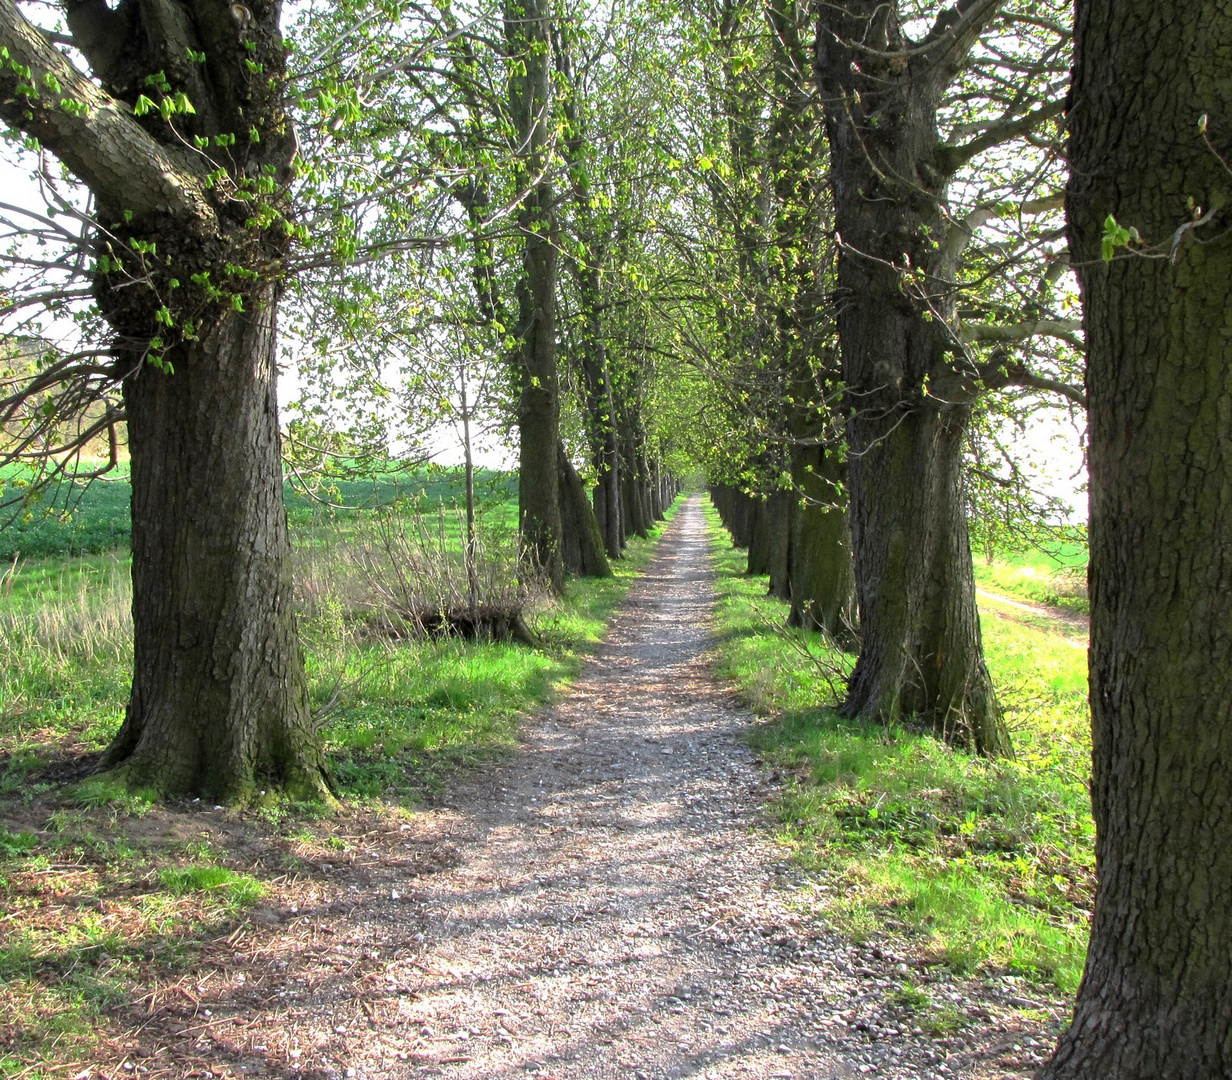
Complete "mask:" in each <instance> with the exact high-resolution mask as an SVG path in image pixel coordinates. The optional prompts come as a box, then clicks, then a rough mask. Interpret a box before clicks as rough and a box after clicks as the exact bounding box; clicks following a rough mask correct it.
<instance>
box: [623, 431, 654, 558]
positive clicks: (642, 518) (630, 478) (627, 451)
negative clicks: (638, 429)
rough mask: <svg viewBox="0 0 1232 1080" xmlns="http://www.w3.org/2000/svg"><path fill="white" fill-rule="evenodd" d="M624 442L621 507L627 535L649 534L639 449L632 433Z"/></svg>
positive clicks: (643, 536) (645, 535) (641, 535)
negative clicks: (638, 465)
mask: <svg viewBox="0 0 1232 1080" xmlns="http://www.w3.org/2000/svg"><path fill="white" fill-rule="evenodd" d="M622 442H623V444H624V454H623V461H622V462H621V466H622V467H621V470H620V477H621V507H622V514H621V517H622V520H623V522H624V526H625V529H626V534H625V535H627V536H640V537H642V538H645V537H647V536H649V535H650V534H649V531H648V530H649V528H650V522H648V521H647V520H646V504H645V501H644V500H643V499H642V493H641V490H640V484H639V482H638V470H637V450H636V447H635V446H634V443H633V438H632V436H630V435H627V434H626V436H625V438H624V439H623V440H622Z"/></svg>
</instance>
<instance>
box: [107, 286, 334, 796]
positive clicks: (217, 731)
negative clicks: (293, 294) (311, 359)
mask: <svg viewBox="0 0 1232 1080" xmlns="http://www.w3.org/2000/svg"><path fill="white" fill-rule="evenodd" d="M262 299H263V300H264V301H265V302H264V305H263V306H262V307H261V308H260V309H259V310H256V303H255V302H254V301H250V305H251V307H252V308H253V309H254V310H252V311H250V312H249V313H245V314H234V313H233V314H228V315H225V316H223V317H222V318H221V320H220V323H219V325H218V326H217V327H216V328H215V329H214V330H213V332H212V333H211V334H210V335H209V336H208V337H206V338H204V340H202V341H201V342H200V343H198V344H195V345H192V346H191V347H188V348H186V349H185V350H184V353H183V354H181V355H182V359H179V361H178V362H177V363H176V365H175V372H174V374H164V373H163V372H160V371H157V370H154V369H152V368H150V367H148V366H147V367H145V368H143V369H142V370H141V371H140V372H139V373H138V374H137V375H135V376H134V377H132V378H130V379H128V380H127V381H126V382H125V384H124V401H125V407H126V412H127V416H128V438H129V450H130V453H131V460H132V502H133V508H132V515H133V537H132V549H133V630H134V650H133V651H134V669H133V688H132V696H131V699H130V701H129V704H128V710H127V713H126V715H125V719H124V723H123V725H122V727H121V728H120V731H119V733H118V734H117V735H116V737H115V739H114V740H113V741H112V743H111V746H110V747H109V748H108V750H107V753H106V754H105V755H104V758H103V762H102V766H103V767H104V768H109V769H120V770H122V774H123V776H124V777H125V780H126V781H127V782H128V783H130V784H131V785H133V786H137V787H141V786H149V787H153V788H156V789H157V790H159V791H162V792H166V793H175V794H180V793H189V792H196V793H199V794H201V795H202V796H204V797H207V798H211V799H217V800H219V801H225V802H233V801H242V800H243V799H245V798H247V797H248V796H250V795H251V794H252V793H253V790H254V788H256V787H258V786H260V787H267V788H275V787H277V788H282V789H285V790H287V791H289V792H291V793H292V794H294V795H296V796H298V797H319V796H321V795H323V794H324V793H325V791H326V786H327V780H326V772H325V759H324V756H323V754H322V751H321V747H320V743H319V741H318V738H317V735H316V732H315V730H314V727H313V724H312V720H311V717H310V715H309V710H308V691H307V683H306V680H305V676H304V663H303V656H302V654H301V652H300V647H299V640H298V637H297V633H296V626H295V613H294V604H293V596H292V586H291V572H290V547H289V544H288V539H287V515H286V509H285V506H284V504H283V496H282V467H281V454H280V450H281V448H280V443H279V433H278V405H277V395H276V391H275V366H274V304H275V301H276V294H275V290H273V289H267V291H266V292H265V294H264V296H263V297H262Z"/></svg>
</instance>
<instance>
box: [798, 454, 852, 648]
mask: <svg viewBox="0 0 1232 1080" xmlns="http://www.w3.org/2000/svg"><path fill="white" fill-rule="evenodd" d="M838 472H839V466H838V464H837V462H835V461H834V460H833V456H832V455H831V454H830V453H828V452H827V451H825V450H824V449H823V448H822V447H818V446H801V447H796V448H795V449H794V451H793V453H792V476H793V478H794V480H795V483H796V484H797V485H798V486H799V489H800V492H801V494H802V495H803V498H802V499H800V500H798V501H797V506H796V509H795V514H794V516H793V519H792V524H791V540H790V544H789V551H788V556H787V558H788V564H789V574H790V578H791V581H790V591H791V597H790V599H791V615H790V616H789V617H788V625H790V626H802V627H805V628H806V629H809V630H820V631H821V632H822V633H825V634H828V635H829V636H830V637H832V638H833V639H834V640H835V641H837V642H838V643H839V644H840V645H843V646H844V647H845V646H848V645H851V644H852V643H854V642H855V640H856V636H855V626H856V579H855V565H854V563H853V562H852V558H851V525H850V522H849V521H848V518H847V509H846V507H845V506H843V505H842V501H841V500H843V499H845V496H844V495H843V494H842V493H841V492H840V491H839V488H838V476H837V474H838Z"/></svg>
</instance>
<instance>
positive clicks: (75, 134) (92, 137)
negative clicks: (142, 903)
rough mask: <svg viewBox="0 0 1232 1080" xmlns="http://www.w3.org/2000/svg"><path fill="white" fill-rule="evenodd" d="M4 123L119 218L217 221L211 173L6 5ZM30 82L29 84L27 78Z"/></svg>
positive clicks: (1, 5) (0, 7)
mask: <svg viewBox="0 0 1232 1080" xmlns="http://www.w3.org/2000/svg"><path fill="white" fill-rule="evenodd" d="M0 48H2V49H3V50H4V53H7V56H5V55H4V53H0V119H2V120H4V121H5V122H6V123H8V124H9V125H11V126H12V127H14V128H16V129H17V130H19V131H22V132H24V133H25V134H27V135H30V136H32V137H33V138H35V139H38V140H39V142H40V143H42V144H43V145H44V146H45V147H46V148H47V149H48V150H50V151H51V152H52V153H54V154H55V155H56V157H58V158H59V159H60V160H61V161H62V162H64V164H65V165H66V166H67V167H68V168H69V169H70V170H71V171H72V172H73V174H74V175H75V176H77V178H78V179H80V180H81V181H82V182H83V183H84V184H85V185H86V186H87V187H89V189H90V190H91V191H92V192H93V193H94V196H95V198H96V199H97V200H98V202H99V205H100V207H103V208H105V209H106V211H107V212H109V213H110V214H113V215H115V216H117V217H118V216H119V215H121V214H122V213H123V212H124V211H131V212H132V214H133V215H134V216H135V217H137V218H144V217H154V216H162V215H167V214H170V215H173V216H176V217H184V218H194V219H197V220H202V219H205V220H209V219H211V218H212V217H213V211H212V209H211V208H210V204H209V202H208V200H207V199H206V198H205V188H204V184H203V176H204V172H203V171H202V170H201V168H200V166H199V165H198V164H197V163H196V162H195V161H193V160H192V159H191V158H189V157H188V156H187V155H186V156H184V157H183V158H181V157H180V156H179V155H177V154H174V153H172V152H170V151H169V150H168V149H167V148H166V147H163V146H161V145H160V144H159V143H158V142H157V141H156V140H155V139H154V138H153V137H152V136H151V135H150V134H149V133H148V132H146V131H145V130H144V129H143V128H142V127H141V126H140V125H139V124H138V123H137V122H136V120H134V119H133V118H132V116H131V113H130V110H129V109H128V107H127V106H126V105H124V104H122V103H120V102H118V101H116V100H115V99H114V98H112V97H111V96H110V95H109V94H106V93H104V92H103V91H102V90H100V89H99V88H98V87H96V86H95V85H94V84H93V83H92V82H91V81H90V80H89V79H87V78H86V77H85V76H84V75H82V74H81V72H79V71H78V70H77V69H76V68H75V67H73V65H72V64H70V63H69V62H68V59H67V58H66V57H65V56H64V54H63V53H61V52H60V51H59V50H58V49H56V48H55V47H54V46H53V45H52V44H51V43H50V42H49V41H48V40H47V38H46V36H45V35H44V34H43V32H42V31H41V30H39V29H38V28H37V27H35V26H34V25H33V24H31V23H30V22H29V21H28V20H27V19H26V18H25V17H24V16H23V15H22V14H21V12H20V11H19V10H18V9H17V6H16V4H15V3H14V2H13V0H0ZM27 74H28V76H29V77H28V78H27V77H26V76H27Z"/></svg>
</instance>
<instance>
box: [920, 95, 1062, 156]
mask: <svg viewBox="0 0 1232 1080" xmlns="http://www.w3.org/2000/svg"><path fill="white" fill-rule="evenodd" d="M1064 111H1065V99H1064V98H1058V99H1057V100H1055V101H1046V102H1044V103H1043V104H1042V105H1040V106H1039V108H1037V109H1032V110H1031V111H1030V112H1029V113H1024V114H1023V115H1022V116H1019V117H1015V118H1013V119H1009V118H1006V117H1002V118H1001V119H1000V120H995V121H993V123H991V124H989V125H988V127H986V128H984V130H983V131H982V132H981V133H980V134H979V135H977V136H976V137H975V138H974V139H970V140H968V141H967V142H965V143H963V144H962V145H961V146H945V147H942V148H941V156H942V158H943V160H944V161H945V166H946V168H947V169H948V170H949V172H951V173H955V172H957V171H958V170H959V169H960V168H962V166H964V165H966V164H967V162H968V161H970V160H971V159H972V158H974V157H977V156H978V155H980V154H982V153H983V152H984V151H985V150H991V149H992V148H993V147H994V146H1000V145H1001V143H1003V142H1009V141H1010V140H1011V139H1017V138H1018V137H1019V136H1022V135H1026V134H1027V133H1028V132H1030V131H1034V130H1035V128H1037V127H1038V126H1039V125H1040V124H1042V123H1043V122H1044V121H1045V120H1049V119H1051V118H1052V117H1054V116H1060V115H1061V113H1063V112H1064Z"/></svg>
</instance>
